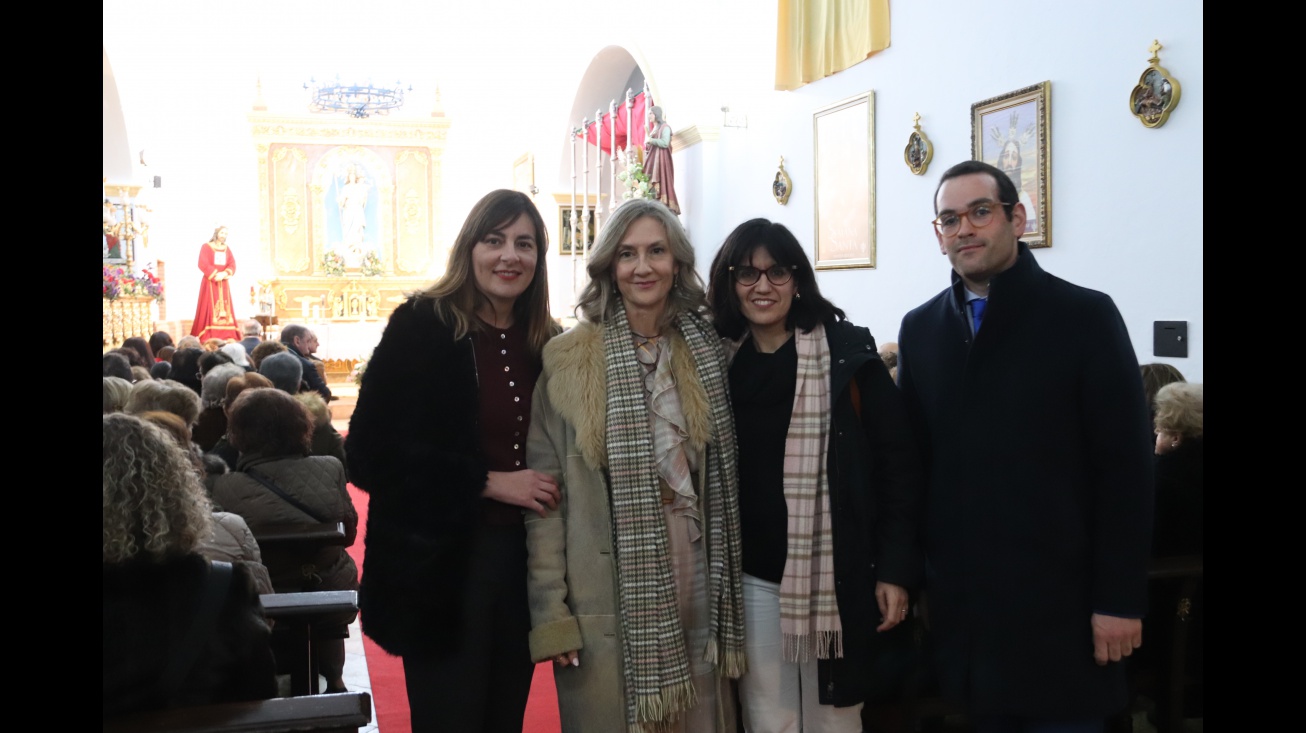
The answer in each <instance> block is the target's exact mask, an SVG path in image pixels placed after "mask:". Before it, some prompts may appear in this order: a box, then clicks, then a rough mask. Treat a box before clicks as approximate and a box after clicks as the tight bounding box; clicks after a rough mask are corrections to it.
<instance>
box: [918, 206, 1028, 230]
mask: <svg viewBox="0 0 1306 733" xmlns="http://www.w3.org/2000/svg"><path fill="white" fill-rule="evenodd" d="M1013 206H1015V204H1004V203H1002V202H1000V201H981V202H980V203H978V204H975V205H974V206H971V207H970V208H968V209H966V210H965V211H946V212H944V213H942V214H939V215H938V216H937V217H935V219H934V220H933V221H931V222H930V223H931V224H933V225H934V228H935V229H937V230H939V233H940V234H942V235H944V236H945V237H951V236H952V235H954V234H956V233H957V232H958V231H960V230H961V220H962V218H966V219H970V225H971V226H973V227H975V228H976V229H979V228H980V227H982V226H985V225H986V224H988V223H989V222H990V221H992V219H993V213H994V212H995V211H997V210H998V209H999V208H1003V209H1010V208H1011V207H1013Z"/></svg>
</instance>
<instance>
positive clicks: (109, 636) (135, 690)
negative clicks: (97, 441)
mask: <svg viewBox="0 0 1306 733" xmlns="http://www.w3.org/2000/svg"><path fill="white" fill-rule="evenodd" d="M132 341H139V342H140V343H139V344H135V347H138V348H139V349H140V351H139V352H138V351H137V348H134V346H133V343H131V342H132ZM170 341H171V339H170V337H169V336H168V335H167V334H166V333H162V332H160V333H158V334H155V336H154V337H153V338H151V339H150V341H149V342H146V341H145V340H144V339H135V340H132V339H129V343H127V344H124V346H123V348H121V349H114V350H113V351H111V352H106V354H105V358H104V361H105V374H104V425H103V459H104V465H103V530H104V531H103V539H104V548H103V566H104V567H103V571H104V572H103V576H104V578H103V580H104V583H103V612H104V625H103V645H104V647H103V662H104V688H103V716H104V720H105V726H106V730H110V729H121V730H186V729H189V728H190V726H191V725H192V724H196V723H198V722H199V721H209V722H210V723H212V722H213V721H215V720H216V721H226V723H217V724H216V725H219V727H218V728H217V729H222V728H221V727H220V726H221V725H223V724H227V723H229V724H231V725H233V726H234V725H237V724H239V725H241V726H247V727H241V728H239V729H240V730H264V729H265V728H263V727H260V726H267V727H266V729H268V730H271V729H281V730H284V729H291V728H287V727H286V726H289V725H292V724H293V725H294V726H297V727H293V729H295V730H301V729H302V730H340V729H344V730H357V729H358V727H359V726H361V725H364V724H366V723H367V722H369V721H370V719H371V702H370V696H369V694H368V693H366V692H356V693H350V692H349V691H348V690H347V689H346V687H345V683H344V679H343V674H342V673H343V668H344V662H345V652H344V639H345V638H346V637H347V636H348V626H349V624H350V623H351V622H353V620H354V618H355V616H356V615H357V593H356V591H357V589H358V570H357V568H356V567H355V564H354V562H353V559H352V558H351V557H350V556H349V554H348V553H347V551H346V550H347V548H348V547H349V546H350V545H352V544H353V543H354V541H355V538H356V536H357V529H358V513H357V512H356V511H355V509H354V506H353V503H352V501H351V499H350V497H349V494H348V491H347V489H346V478H345V468H344V453H343V439H342V437H341V436H340V434H339V433H338V432H336V431H335V429H334V428H333V427H332V426H331V422H330V413H329V410H328V408H327V406H326V403H325V401H324V399H323V397H322V396H321V395H320V394H318V393H317V392H315V391H301V390H300V387H301V372H302V368H303V367H302V365H301V363H300V361H299V359H298V358H297V357H295V356H294V355H291V354H288V353H284V352H286V348H285V347H284V346H281V345H280V344H276V346H281V348H279V349H276V348H272V349H263V348H262V347H264V346H272V345H273V342H264V343H260V344H258V348H256V349H255V351H259V350H260V349H262V353H259V354H258V355H257V356H254V355H251V354H249V353H247V352H246V351H245V347H244V346H242V345H241V344H240V343H239V342H232V343H228V344H223V343H215V344H208V345H207V346H204V345H201V346H191V345H188V344H186V343H184V342H183V343H181V344H179V347H180V348H174V347H172V345H171V343H170ZM151 343H152V344H154V346H157V347H158V349H159V350H160V352H165V350H166V354H167V357H168V358H159V359H154V357H153V356H152V354H153V349H152V348H151ZM233 347H234V348H233ZM237 350H239V353H237ZM129 351H130V352H131V354H128V353H127V352H129ZM278 352H281V353H278ZM277 356H281V357H284V358H282V359H277V358H276V357H277ZM133 357H135V359H137V360H139V361H146V360H153V361H152V367H151V368H150V369H148V370H138V369H135V368H132V369H130V371H129V372H124V371H123V370H122V369H121V368H120V367H121V364H120V362H127V363H128V364H129V365H130V366H132V367H135V366H136V365H135V364H131V361H129V360H130V359H131V358H133ZM252 357H253V358H252ZM263 357H268V358H267V359H263ZM259 361H262V362H263V363H262V367H263V369H262V371H261V372H260V371H259V370H257V369H256V368H255V364H257V363H259ZM159 365H163V366H162V367H160V366H159ZM151 371H153V372H154V373H155V374H156V375H158V378H154V377H151V376H150V374H149V372H151ZM183 377H184V379H183ZM319 675H321V677H322V678H324V679H325V689H324V690H322V692H325V693H327V694H325V695H314V698H316V699H315V700H311V701H310V700H300V699H299V698H300V697H301V696H303V695H307V694H309V693H317V692H319V684H318V676H319ZM287 688H288V689H287ZM287 691H288V692H289V695H288V696H287V695H286V692H287ZM182 710H185V711H193V712H194V714H193V715H192V714H190V713H187V715H184V716H180V717H178V716H177V715H172V716H169V715H168V714H167V711H174V712H180V711H182ZM160 716H162V717H160ZM241 721H243V722H241ZM278 726H281V727H278ZM304 726H309V727H304ZM232 729H233V730H234V729H235V728H232Z"/></svg>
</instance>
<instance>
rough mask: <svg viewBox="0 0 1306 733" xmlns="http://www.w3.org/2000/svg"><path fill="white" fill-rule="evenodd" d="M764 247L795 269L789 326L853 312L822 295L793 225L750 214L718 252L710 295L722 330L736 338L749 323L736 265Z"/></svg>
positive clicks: (715, 319) (804, 328)
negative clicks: (734, 272) (738, 290)
mask: <svg viewBox="0 0 1306 733" xmlns="http://www.w3.org/2000/svg"><path fill="white" fill-rule="evenodd" d="M758 247H761V248H763V249H765V250H766V253H767V254H769V255H771V259H773V260H775V263H776V264H777V265H784V266H786V267H789V268H790V269H792V270H793V273H794V280H793V282H794V287H795V290H794V300H793V303H792V304H791V305H790V306H789V315H788V316H786V317H785V328H786V329H794V328H799V329H802V331H803V333H807V332H809V331H811V330H812V329H813V328H816V324H818V323H826V322H829V321H832V320H835V319H838V320H843V319H844V318H846V317H847V316H846V315H844V312H843V310H841V309H840V308H838V307H837V306H835V304H834V303H831V302H830V301H828V300H826V299H825V296H823V295H821V288H820V286H818V285H817V284H816V273H815V272H814V271H813V270H812V263H811V261H810V260H808V259H807V253H806V252H804V251H803V246H802V245H801V244H799V243H798V239H797V238H796V237H795V236H794V235H793V233H792V232H790V231H789V228H788V227H786V226H785V225H784V224H778V223H775V222H773V221H770V220H769V219H749V220H748V221H746V222H744V223H743V224H740V225H739V226H737V227H735V230H734V231H733V232H730V235H729V236H727V237H726V241H725V242H723V243H722V244H721V249H719V250H717V253H716V257H714V258H712V269H711V270H710V271H709V272H710V275H709V283H710V285H709V287H708V300H709V301H710V302H711V304H712V315H713V324H714V325H715V326H716V330H717V333H719V334H721V335H722V336H724V337H726V338H728V339H731V340H732V341H734V340H738V339H739V338H740V337H741V336H743V335H744V330H745V329H746V328H748V319H746V318H744V314H743V312H742V311H741V310H740V308H739V295H738V293H736V292H735V279H734V277H733V275H732V273H731V272H730V268H731V267H737V266H739V265H747V264H749V262H751V261H752V257H753V250H754V249H757V248H758ZM762 277H766V275H763V276H762Z"/></svg>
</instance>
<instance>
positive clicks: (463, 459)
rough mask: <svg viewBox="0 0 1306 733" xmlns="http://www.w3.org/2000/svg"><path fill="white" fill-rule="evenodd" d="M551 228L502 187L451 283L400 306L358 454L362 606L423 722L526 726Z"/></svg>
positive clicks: (548, 488)
mask: <svg viewBox="0 0 1306 733" xmlns="http://www.w3.org/2000/svg"><path fill="white" fill-rule="evenodd" d="M547 244H548V234H547V233H546V231H545V228H544V220H543V219H542V218H541V217H540V214H539V211H537V210H536V208H535V205H534V204H533V203H532V202H531V200H530V199H529V198H528V197H527V196H525V195H524V194H521V193H519V192H515V191H507V190H499V191H493V192H491V193H490V194H488V195H486V196H485V197H484V198H482V199H481V200H480V201H479V202H478V203H477V204H476V206H475V207H473V209H472V211H471V213H470V214H469V215H468V218H467V221H466V222H465V223H464V224H463V228H462V231H461V232H459V234H458V238H457V240H456V242H455V244H454V247H453V250H452V252H451V253H450V255H449V266H448V269H447V271H446V273H445V275H444V277H442V278H441V279H440V280H439V281H438V282H436V283H435V284H434V285H432V286H431V287H430V288H428V289H427V290H425V291H423V292H421V293H418V294H416V295H414V296H413V297H412V298H410V299H409V300H408V301H407V302H406V303H404V304H402V305H400V306H399V307H398V308H396V309H395V311H394V313H393V314H392V315H391V316H390V322H389V324H387V326H386V330H385V333H384V334H383V335H382V337H381V342H380V343H379V344H378V345H377V347H376V350H375V351H374V352H373V354H372V357H371V359H370V360H369V361H368V364H367V371H366V372H365V373H364V376H363V382H362V385H361V387H360V389H359V394H358V404H357V407H356V408H355V410H354V414H353V416H352V418H351V420H350V423H349V433H348V436H347V437H346V442H345V455H346V456H347V458H348V462H349V474H350V477H351V479H352V481H353V483H354V484H355V485H356V486H358V487H359V488H360V489H362V490H364V491H366V492H368V494H369V503H368V520H367V530H366V533H365V537H366V539H365V555H364V559H363V579H362V587H361V589H360V591H359V616H360V619H361V622H362V626H363V633H365V634H367V635H368V636H369V637H371V638H372V639H373V640H374V641H376V643H377V644H378V645H380V646H381V648H383V649H385V650H386V651H388V652H390V653H392V654H396V655H399V656H402V657H403V660H404V676H405V678H406V681H407V687H408V704H409V710H410V712H411V713H412V729H413V731H414V733H420V732H421V731H427V730H437V729H438V730H458V731H469V732H473V733H474V732H475V731H520V730H521V725H522V717H523V715H524V712H525V709H526V698H527V695H528V694H529V692H530V682H531V676H532V674H533V672H534V665H533V664H532V663H531V659H530V653H529V650H528V648H527V634H528V632H529V630H530V617H529V612H528V609H527V605H526V544H525V529H524V526H523V522H522V512H523V511H526V510H531V511H537V512H541V513H542V512H543V511H544V509H545V507H548V508H553V507H555V506H556V504H557V500H558V488H557V485H556V484H555V483H554V481H553V480H552V478H550V477H549V476H546V475H544V474H540V473H537V472H535V471H532V470H529V469H528V468H527V467H526V465H525V457H526V452H525V448H526V432H527V430H528V429H529V427H530V405H531V394H532V390H533V389H534V386H535V380H536V377H538V375H539V371H540V352H541V350H542V349H543V348H544V344H545V342H546V341H547V340H548V339H549V338H550V337H551V336H552V335H553V334H554V333H555V332H556V330H557V327H556V326H555V325H554V322H553V320H552V318H551V317H550V315H549V303H548V282H547V279H546V274H545V259H546V258H545V255H546V252H547Z"/></svg>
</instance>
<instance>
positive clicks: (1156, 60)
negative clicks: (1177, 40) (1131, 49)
mask: <svg viewBox="0 0 1306 733" xmlns="http://www.w3.org/2000/svg"><path fill="white" fill-rule="evenodd" d="M1162 48H1165V47H1164V46H1162V45H1161V42H1160V41H1159V40H1153V41H1152V45H1151V46H1148V47H1147V50H1148V51H1151V52H1152V58H1150V59H1148V60H1147V63H1148V66H1147V68H1146V69H1144V70H1143V73H1142V74H1140V75H1139V77H1138V84H1136V85H1134V88H1133V90H1132V91H1130V92H1129V113H1130V114H1132V115H1133V116H1135V117H1137V118H1138V121H1139V122H1141V123H1143V127H1147V128H1156V127H1160V126H1161V125H1164V124H1165V122H1166V120H1168V119H1170V113H1171V112H1173V111H1174V108H1175V107H1177V106H1179V91H1180V89H1179V80H1178V79H1176V78H1174V77H1173V76H1170V72H1169V71H1166V70H1165V67H1164V66H1161V57H1160V55H1159V54H1160V53H1161V49H1162Z"/></svg>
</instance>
